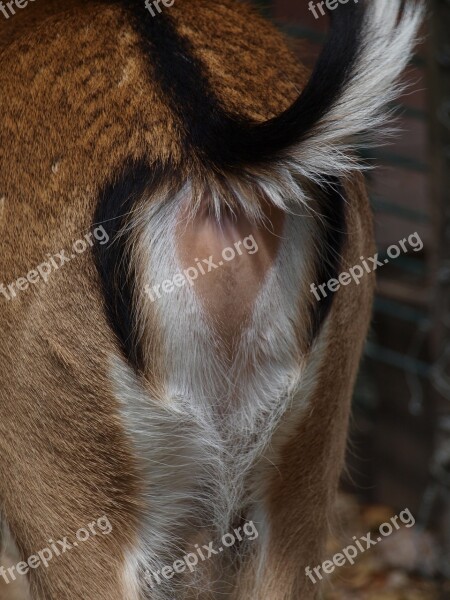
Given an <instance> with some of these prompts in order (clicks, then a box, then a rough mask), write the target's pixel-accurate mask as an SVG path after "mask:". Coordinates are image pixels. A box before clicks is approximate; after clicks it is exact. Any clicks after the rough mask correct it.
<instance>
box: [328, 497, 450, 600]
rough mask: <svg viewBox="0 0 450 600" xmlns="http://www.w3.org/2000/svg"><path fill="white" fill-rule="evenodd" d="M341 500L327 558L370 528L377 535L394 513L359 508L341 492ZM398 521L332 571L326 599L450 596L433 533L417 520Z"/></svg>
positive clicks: (437, 599) (434, 599)
mask: <svg viewBox="0 0 450 600" xmlns="http://www.w3.org/2000/svg"><path fill="white" fill-rule="evenodd" d="M339 504H340V508H339V514H340V519H339V524H338V526H337V527H336V528H335V529H336V532H335V535H334V536H333V537H332V538H331V539H330V540H329V544H328V556H329V557H330V558H332V557H333V556H334V555H335V554H336V553H339V552H342V549H343V548H345V547H346V546H348V545H350V544H355V540H354V537H353V536H355V537H356V539H357V540H359V538H360V537H361V536H365V535H366V534H367V533H368V532H372V536H371V537H372V539H373V540H374V541H375V540H377V539H379V531H378V529H379V527H380V525H381V524H383V523H386V522H389V521H390V519H391V518H392V517H394V516H395V514H396V513H395V511H393V510H392V509H391V508H389V507H386V506H363V507H361V506H358V504H357V503H356V502H355V501H354V500H353V499H351V498H350V497H345V496H342V497H341V499H340V503H339ZM398 523H399V525H400V526H401V527H400V529H399V530H394V532H393V533H392V535H389V536H387V537H385V538H383V539H382V540H381V541H380V542H379V543H377V545H375V546H373V547H372V546H371V547H370V548H369V549H368V550H365V551H364V552H363V553H359V554H358V556H357V557H356V558H355V562H354V564H353V565H348V566H342V567H339V568H337V569H336V570H335V571H334V573H333V574H332V575H330V579H329V581H328V582H327V584H326V587H325V590H326V593H325V600H450V581H443V580H442V578H440V579H439V578H438V576H437V571H438V563H439V549H438V546H437V543H436V541H435V540H434V538H433V536H432V535H431V534H429V533H428V532H424V531H421V530H420V528H419V527H418V525H417V524H415V525H413V526H412V527H406V526H405V525H404V524H403V523H401V522H400V521H398ZM376 534H378V535H376ZM361 545H362V547H363V548H364V547H366V546H367V544H366V543H365V542H361ZM328 568H329V567H328Z"/></svg>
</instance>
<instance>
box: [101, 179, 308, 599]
mask: <svg viewBox="0 0 450 600" xmlns="http://www.w3.org/2000/svg"><path fill="white" fill-rule="evenodd" d="M186 197H187V195H186V190H185V191H184V193H182V194H180V197H176V198H174V199H172V200H171V201H161V202H158V203H155V202H154V203H153V204H151V205H150V206H149V208H148V209H147V212H146V219H145V220H146V222H147V227H146V228H145V231H143V232H142V233H141V235H140V237H139V240H140V241H139V244H140V248H139V249H138V252H140V251H142V248H146V249H147V253H148V254H147V256H148V263H147V264H148V267H147V270H146V276H145V280H146V282H147V283H149V284H150V285H151V286H152V285H154V283H156V282H161V281H163V280H164V279H166V278H167V277H170V276H171V275H172V274H173V273H176V272H179V271H180V269H181V267H180V264H179V263H178V258H177V256H176V250H175V248H176V244H175V234H176V224H177V219H178V214H179V211H181V210H182V201H181V199H182V198H186ZM282 237H283V239H282V241H281V245H280V249H279V252H278V256H277V259H276V261H275V263H274V265H273V266H272V267H271V269H270V271H269V273H268V275H267V278H266V281H265V283H264V284H263V286H262V289H261V291H260V293H259V295H258V297H257V300H256V304H255V306H254V310H253V317H252V320H251V323H250V325H249V326H248V328H247V329H246V330H245V331H244V333H243V334H242V337H241V340H240V344H239V346H238V351H237V353H236V356H235V358H234V360H233V362H232V364H231V365H230V364H227V363H226V361H225V360H224V357H223V356H222V354H221V349H220V347H219V346H218V344H217V340H216V338H215V335H214V332H213V331H212V330H211V329H210V326H209V325H208V322H207V320H206V318H205V315H204V311H203V309H202V306H201V302H200V301H199V300H198V298H197V296H196V294H195V291H194V290H193V289H192V288H191V287H190V286H185V287H182V288H178V289H177V290H176V291H174V292H173V293H171V294H169V295H166V296H164V297H163V298H162V299H160V300H159V301H158V302H155V303H149V301H148V299H146V298H145V297H143V298H142V299H141V301H140V304H139V309H140V312H141V313H142V314H144V313H145V311H146V310H148V311H150V310H151V311H156V317H157V322H158V325H159V327H160V328H161V329H162V332H163V338H164V342H163V347H162V348H161V352H162V353H163V357H164V361H163V364H164V365H165V375H164V384H163V388H164V390H163V392H162V394H161V397H158V398H156V397H151V395H150V394H149V393H148V392H147V391H146V390H144V388H143V387H142V385H141V384H140V382H139V381H138V378H137V377H136V375H135V374H134V372H133V371H132V370H131V369H130V368H129V367H128V366H127V365H126V364H125V363H124V362H123V361H122V360H120V359H118V358H114V360H113V364H112V372H111V375H112V380H113V382H114V388H115V393H116V395H117V397H118V398H119V399H120V401H121V403H122V406H123V414H124V418H125V427H126V430H127V432H128V433H129V435H130V437H131V439H132V441H133V443H134V446H135V450H136V453H137V456H138V457H139V459H140V462H141V466H142V470H143V477H144V478H145V482H146V500H147V504H148V513H147V514H146V515H145V519H144V520H143V523H142V530H141V532H140V541H139V548H136V549H134V552H133V553H132V554H131V555H130V558H129V561H128V562H129V564H128V567H127V568H128V569H130V566H131V568H134V569H135V571H136V572H137V571H140V573H142V571H143V570H145V569H148V570H150V571H153V572H155V571H160V570H161V568H162V567H163V566H166V565H169V566H170V565H171V564H172V563H173V561H174V560H175V559H177V558H181V557H182V556H183V555H184V554H185V553H186V552H187V551H188V544H189V543H192V541H193V540H194V538H195V536H196V535H197V534H198V532H202V531H203V532H204V537H205V539H204V541H205V542H209V541H213V540H217V539H219V538H220V536H222V535H223V534H224V533H227V532H228V531H230V530H232V525H233V523H234V521H235V519H236V517H237V516H238V515H240V514H241V513H243V512H244V513H245V517H246V518H247V519H251V518H253V517H254V518H255V519H256V518H258V515H261V514H264V507H263V505H262V504H261V503H262V501H263V498H264V495H265V490H264V488H263V484H262V483H261V481H260V480H259V477H257V476H256V477H255V473H256V469H259V468H260V465H261V462H264V461H266V463H267V457H268V456H269V455H270V456H271V458H270V461H273V460H275V457H274V456H273V449H271V444H273V442H274V439H275V438H274V436H276V435H277V432H279V433H280V436H282V437H283V439H284V438H285V437H286V436H288V435H289V428H290V427H293V424H294V423H295V422H296V423H298V419H299V411H301V410H303V409H305V408H306V407H307V398H306V396H307V394H306V392H307V390H308V391H309V389H310V387H311V379H314V377H312V378H311V373H310V371H309V370H308V369H306V370H305V359H304V358H303V357H301V356H299V350H298V340H297V338H296V331H295V328H296V327H298V323H299V320H300V288H301V283H302V280H303V279H304V277H305V274H304V268H305V265H307V264H309V263H310V261H311V260H312V255H313V252H314V248H313V242H312V240H313V230H312V226H311V220H309V219H305V218H304V217H303V216H293V215H288V216H287V218H286V222H285V227H284V232H283V236H282ZM141 317H142V315H141ZM142 319H143V321H142V323H143V325H144V327H145V315H144V316H143V317H142ZM143 343H145V334H144V338H143ZM314 368H315V367H314ZM288 413H289V423H284V421H285V417H286V415H287V414H288ZM267 464H269V465H270V464H271V462H269V463H267ZM258 465H259V466H258ZM271 468H275V467H273V466H272V467H271ZM257 526H258V528H260V529H264V527H265V526H266V525H265V523H263V522H259V523H258V524H257ZM264 539H267V535H265V534H264V532H263V531H260V538H259V541H256V542H252V544H261V542H264ZM242 550H243V551H245V545H244V547H243V549H242ZM260 555H261V552H260ZM211 560H215V559H211ZM220 560H226V558H223V557H220ZM133 564H134V567H133ZM136 576H137V575H136ZM199 576H200V575H199ZM194 581H195V577H193V580H192V581H191V582H189V581H186V580H182V579H181V580H179V581H178V582H177V581H176V580H175V578H174V580H171V581H168V582H167V584H166V583H165V584H164V586H157V588H155V589H153V590H152V594H153V596H152V598H155V599H158V600H159V599H161V600H163V599H164V600H166V598H171V597H173V594H174V592H175V591H177V593H178V594H181V593H182V588H183V586H187V585H193V584H194ZM141 584H142V583H141ZM218 584H220V582H218ZM142 585H143V584H142ZM211 585H213V584H212V583H211ZM202 586H203V587H204V586H205V582H204V581H202ZM211 591H212V590H211ZM171 594H172V596H171ZM177 597H180V596H177ZM181 597H182V596H181Z"/></svg>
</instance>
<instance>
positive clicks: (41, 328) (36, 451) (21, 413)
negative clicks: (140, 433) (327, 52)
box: [0, 0, 372, 600]
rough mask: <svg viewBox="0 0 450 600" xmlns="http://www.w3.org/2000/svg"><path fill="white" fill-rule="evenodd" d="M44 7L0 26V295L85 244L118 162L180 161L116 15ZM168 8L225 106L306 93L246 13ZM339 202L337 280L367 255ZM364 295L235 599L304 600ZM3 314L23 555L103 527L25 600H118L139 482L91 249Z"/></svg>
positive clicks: (257, 105) (275, 39) (8, 429)
mask: <svg viewBox="0 0 450 600" xmlns="http://www.w3.org/2000/svg"><path fill="white" fill-rule="evenodd" d="M57 4H59V3H56V2H55V3H53V2H49V1H47V0H38V1H37V2H36V3H35V4H33V5H32V4H30V5H29V7H28V8H26V9H23V10H22V11H21V12H20V13H18V14H17V15H16V16H15V17H12V18H11V19H9V20H8V21H6V20H3V19H2V20H1V21H0V23H1V25H0V27H1V29H0V34H1V35H0V39H1V40H2V42H1V44H2V46H1V47H2V51H1V62H2V69H1V73H0V89H1V90H2V93H1V100H0V102H1V107H0V114H1V119H2V123H1V127H0V147H1V148H3V149H6V153H5V154H3V155H2V159H1V162H0V185H1V189H0V197H2V196H3V197H4V198H5V201H4V211H3V216H2V220H1V222H0V236H1V239H2V252H1V254H0V281H2V282H4V283H5V284H8V283H10V282H12V281H14V280H16V279H17V278H18V277H20V276H23V275H25V274H26V273H27V272H28V271H30V270H31V269H33V268H34V267H35V266H36V265H38V264H40V263H41V262H42V261H44V260H45V259H46V254H47V253H50V254H55V253H56V252H58V251H59V250H60V249H62V248H66V249H67V248H70V247H71V245H72V244H73V242H74V241H75V240H77V239H79V238H81V237H82V236H83V235H84V234H85V233H87V232H88V231H89V230H90V228H91V223H92V220H93V213H94V210H95V203H96V199H97V197H98V192H99V190H100V189H101V188H102V186H103V185H104V184H105V182H106V181H108V180H110V179H111V178H112V177H113V176H114V174H115V173H116V172H117V171H118V169H119V168H120V167H121V165H122V164H123V162H124V161H125V159H126V158H128V157H130V156H132V157H146V158H147V159H148V160H149V161H150V160H154V159H162V160H164V159H167V158H168V157H171V158H172V159H173V160H174V161H176V160H177V157H179V155H180V139H179V133H178V129H177V123H176V118H175V117H174V116H173V115H172V114H171V113H170V111H169V109H168V108H167V106H166V104H165V102H164V98H163V97H162V94H161V91H160V90H159V88H158V85H157V84H156V83H155V82H154V81H152V80H151V79H150V78H149V77H148V75H147V69H148V66H147V63H146V59H145V57H143V56H142V55H141V54H140V50H139V48H138V46H137V43H136V36H135V34H134V32H133V31H132V29H131V28H130V26H129V25H128V24H127V20H126V16H125V15H124V13H123V12H122V11H121V10H120V9H118V8H106V7H104V6H101V5H96V4H95V3H86V2H82V1H81V0H80V1H76V0H74V1H72V2H70V3H68V4H67V5H66V6H64V9H62V8H61V5H60V4H59V6H57ZM167 10H170V11H172V12H171V14H172V16H173V18H174V19H175V20H176V21H177V23H178V27H179V30H180V31H181V32H182V33H184V34H185V35H187V36H188V37H189V38H190V39H191V41H192V43H193V44H194V47H195V48H196V51H197V53H198V56H200V57H201V59H202V60H203V61H204V62H205V63H206V65H207V66H208V69H209V74H210V78H211V81H212V84H213V87H214V89H215V90H216V92H217V94H218V95H219V97H220V98H221V99H222V101H223V102H224V104H225V105H226V106H227V107H229V108H233V109H235V110H236V111H238V112H240V113H242V114H244V115H246V116H251V117H255V118H258V119H265V118H268V117H270V116H272V115H274V114H278V113H279V112H281V110H283V109H284V108H286V107H287V106H288V105H289V103H290V102H291V101H292V100H293V99H294V98H295V97H296V95H297V93H298V91H299V89H301V88H302V87H303V86H304V84H305V82H306V79H307V72H306V70H305V69H304V68H303V67H301V66H299V65H298V64H297V62H296V60H295V59H294V57H293V56H292V55H291V54H290V52H289V51H288V50H287V48H286V46H285V43H284V41H283V39H282V38H281V36H280V35H279V34H277V33H275V32H274V30H273V29H272V28H271V27H270V26H269V25H267V24H266V23H264V22H263V21H262V20H261V19H259V18H256V17H255V16H254V14H253V13H252V12H251V11H249V9H248V8H247V7H245V6H242V5H239V4H235V3H234V2H232V1H231V0H224V1H223V2H222V1H221V2H220V3H219V4H218V5H216V4H215V3H211V2H208V1H206V0H185V1H182V0H177V2H176V3H175V5H174V6H173V7H172V8H170V9H167ZM211 30H212V31H214V36H210V35H209V32H210V31H211ZM268 90H270V93H268ZM349 206H350V207H351V209H349V210H348V221H349V225H348V229H349V232H350V234H349V237H348V239H347V243H346V246H345V252H344V256H343V265H348V266H351V265H353V264H355V263H356V262H358V259H359V256H360V255H361V254H364V255H366V256H367V255H370V254H371V253H372V226H371V217H370V214H369V211H368V207H367V198H366V194H365V191H364V188H363V185H362V183H361V181H360V180H359V179H358V180H357V181H354V182H353V183H352V184H351V185H350V186H349ZM371 291H372V277H371V276H367V277H366V278H365V279H364V280H363V281H362V284H361V285H360V286H359V287H358V288H357V289H355V287H354V286H349V287H348V288H343V289H342V290H341V291H340V292H339V293H338V294H337V295H336V299H335V303H334V306H333V309H332V313H331V315H330V317H329V319H328V320H329V327H330V331H331V336H332V337H331V342H330V344H329V346H328V347H327V349H326V357H325V359H324V364H325V365H326V369H323V371H322V375H321V380H320V382H319V383H318V386H317V390H316V392H315V394H314V396H315V399H314V401H313V403H312V407H313V408H312V409H311V412H310V414H309V415H308V417H307V419H306V420H304V421H303V422H302V423H299V424H298V435H297V436H296V437H295V439H294V440H292V441H291V442H289V443H287V444H286V446H285V447H284V448H283V449H282V456H283V462H282V464H281V466H280V468H279V469H278V470H277V471H275V470H274V471H271V472H270V475H268V476H270V489H271V494H270V506H271V514H270V519H271V522H272V523H273V531H274V532H275V534H274V535H275V537H274V538H273V540H271V553H270V565H271V567H272V568H267V569H265V572H264V578H263V581H262V583H261V585H260V587H259V588H256V583H255V580H254V578H253V576H252V573H251V571H252V569H253V567H252V566H251V565H249V566H248V567H245V566H244V568H243V569H242V573H241V576H240V583H239V586H238V587H237V588H236V591H235V593H234V595H233V600H253V599H254V598H261V599H267V600H297V599H300V598H301V599H302V600H311V598H314V597H315V594H316V593H317V589H313V588H312V586H311V585H309V582H308V580H307V579H306V578H305V576H304V567H305V566H306V565H308V564H309V565H311V566H315V565H316V564H318V562H319V560H320V556H321V553H322V549H323V540H324V537H325V534H326V531H327V522H328V515H329V512H330V510H331V508H332V505H333V501H334V494H335V490H336V487H337V482H338V477H339V473H340V470H341V466H342V462H343V455H344V447H345V434H346V428H347V420H348V413H349V399H350V396H351V389H352V385H353V380H354V378H355V374H356V370H357V366H358V360H359V355H360V350H361V346H362V341H363V339H364V336H365V333H366V329H367V326H368V319H369V314H370V302H371ZM0 303H1V312H0V331H1V338H0V340H1V341H0V373H1V381H2V386H1V392H0V394H1V424H0V432H1V434H0V457H1V460H0V509H1V511H2V513H3V514H4V516H5V518H6V520H7V521H8V523H9V525H10V527H11V529H12V531H13V534H14V537H15V539H16V541H17V544H18V547H19V550H20V553H21V555H22V557H25V558H26V557H28V556H29V555H31V554H34V553H35V552H36V551H37V550H39V549H41V548H44V547H46V546H47V545H48V542H47V540H48V539H49V538H50V537H52V538H53V539H58V538H62V537H64V536H66V535H70V534H71V533H73V532H74V531H75V530H76V529H78V528H79V527H81V526H83V525H85V524H87V523H89V522H90V521H92V520H93V519H95V518H97V517H98V516H101V515H103V514H107V515H108V517H109V519H110V521H111V523H112V525H113V528H114V529H113V533H112V534H111V535H109V536H105V537H103V536H101V537H96V538H93V539H92V540H90V541H89V542H86V544H85V545H84V546H83V548H82V549H76V550H73V551H71V553H68V554H66V555H64V556H62V557H61V558H59V559H57V560H55V561H54V562H53V563H52V564H51V566H50V567H49V568H48V569H43V568H40V569H37V570H36V571H32V572H31V575H30V583H31V589H32V596H33V599H36V600H72V599H73V600H75V599H79V598H82V599H83V600H91V599H92V600H122V599H123V595H122V590H121V586H120V583H119V578H120V577H121V576H122V572H121V566H122V560H123V556H124V552H125V549H126V547H127V546H128V545H130V544H132V543H133V541H134V539H135V535H136V530H137V519H138V516H139V513H140V511H141V510H142V506H141V502H140V494H139V490H140V482H139V479H138V474H137V469H136V465H135V459H134V456H133V452H132V450H131V447H130V444H129V440H127V438H126V435H125V433H124V430H123V427H122V425H121V421H120V418H119V414H118V406H117V401H116V399H115V398H114V397H113V396H112V394H111V393H110V392H108V390H109V384H108V381H107V362H106V356H107V355H108V354H112V353H117V352H118V350H117V344H116V341H115V339H114V337H113V335H112V332H111V330H110V328H109V326H108V324H107V322H106V318H105V314H104V310H103V305H102V297H101V292H100V289H99V281H98V275H97V273H96V270H95V268H94V266H93V261H92V256H91V252H90V251H87V252H86V253H85V254H83V255H80V256H78V257H77V258H76V260H73V261H72V262H71V263H69V264H67V265H65V266H64V267H62V268H61V269H60V270H59V271H57V272H55V273H53V274H52V275H51V277H50V279H49V281H48V283H47V284H46V285H44V284H43V283H40V284H38V285H36V286H30V289H28V290H26V291H23V292H20V293H19V295H18V297H17V298H16V299H14V300H11V301H9V302H8V301H6V299H4V298H3V297H0ZM308 585H309V587H308ZM7 594H8V590H7ZM2 600H3V598H2ZM4 600H10V598H9V597H8V595H6V596H5V599H4Z"/></svg>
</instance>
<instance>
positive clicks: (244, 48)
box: [0, 0, 423, 600]
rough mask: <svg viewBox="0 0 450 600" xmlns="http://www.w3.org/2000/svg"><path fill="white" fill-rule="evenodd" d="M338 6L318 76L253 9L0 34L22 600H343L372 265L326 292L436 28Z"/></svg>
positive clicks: (12, 493) (76, 6) (348, 257)
mask: <svg viewBox="0 0 450 600" xmlns="http://www.w3.org/2000/svg"><path fill="white" fill-rule="evenodd" d="M9 4H13V3H8V5H9ZM16 4H20V3H19V2H18V0H16ZM321 4H323V3H321ZM325 4H326V6H325V9H326V12H327V13H329V15H330V16H331V25H330V31H329V34H328V39H327V42H326V44H325V46H324V48H323V51H322V54H321V56H320V57H319V59H318V62H317V64H316V66H315V68H314V70H313V72H312V73H311V72H309V71H308V69H307V68H306V67H305V66H304V65H302V64H301V63H299V61H298V59H296V58H295V57H294V56H293V54H292V53H291V51H290V50H289V47H288V44H287V43H286V40H285V39H284V38H283V36H282V35H281V34H280V33H279V32H277V31H276V30H275V29H274V28H273V26H272V25H270V24H269V23H268V22H266V21H265V20H263V19H262V18H261V17H260V16H259V15H258V14H257V13H256V12H255V11H254V10H253V9H252V8H250V7H249V6H247V5H246V4H244V3H241V2H238V1H236V0H215V1H214V2H212V1H211V0H176V1H175V2H172V1H171V2H164V1H162V2H153V3H152V2H144V0H111V1H107V0H92V1H86V0H68V2H67V3H64V5H62V4H61V3H60V2H57V1H56V0H37V1H36V2H31V0H30V2H29V3H28V4H27V6H26V7H25V6H24V7H23V8H22V9H21V10H20V11H15V12H14V14H13V13H12V12H11V11H9V12H8V18H4V19H1V21H0V32H1V36H0V40H1V41H0V49H1V61H2V67H3V68H2V72H1V73H0V89H1V94H0V97H1V101H2V107H1V111H0V114H1V118H0V147H1V148H3V149H5V151H4V153H2V156H1V158H0V198H1V204H0V236H1V245H2V251H1V253H0V283H1V285H2V287H0V291H1V293H0V304H1V310H0V332H1V333H0V377H1V381H2V385H1V389H0V409H1V419H0V522H1V541H0V544H1V552H0V598H1V599H2V600H13V599H16V600H75V599H76V600H79V599H83V600H191V599H192V600H194V599H195V600H219V599H220V600H225V599H227V600H255V599H256V598H257V599H258V600H312V599H314V600H315V599H316V598H319V595H320V588H319V585H317V584H315V583H313V581H312V579H311V578H308V577H306V576H305V568H306V567H307V566H308V565H312V564H320V563H321V561H322V559H323V551H324V543H325V540H326V536H327V533H328V529H327V528H328V524H329V522H330V517H331V514H332V511H333V505H334V499H335V495H336V490H337V487H338V483H339V477H340V473H341V470H342V466H343V461H344V453H345V446H346V436H347V425H348V418H349V411H350V400H351V394H352V389H353V385H354V381H355V377H356V373H357V369H358V364H359V360H360V356H361V352H362V347H363V343H364V339H365V336H366V333H367V329H368V326H369V321H370V313H371V302H372V294H373V288H374V274H373V272H367V273H364V277H361V278H360V281H359V283H358V285H354V286H344V285H342V286H340V287H339V289H337V290H336V291H335V292H333V293H332V292H330V293H328V294H327V295H326V297H324V298H322V297H321V298H320V301H318V300H317V297H316V296H315V295H314V294H312V293H311V289H314V288H313V286H314V284H320V283H322V282H327V281H329V280H330V279H332V278H337V277H338V276H339V274H340V273H341V272H343V271H346V270H348V269H349V268H350V267H351V266H352V265H355V264H359V263H360V262H361V257H362V256H373V254H374V251H375V249H374V241H373V233H372V217H371V212H370V208H369V203H368V198H367V193H366V189H365V183H364V178H363V176H362V174H361V165H360V164H359V162H358V159H357V155H356V152H355V139H356V137H357V136H361V135H362V134H366V133H367V132H373V130H378V129H380V128H382V127H383V124H384V122H385V107H386V105H387V104H388V103H389V102H391V101H392V100H393V98H394V97H395V95H396V94H397V93H398V90H399V86H398V78H399V76H400V75H401V73H402V71H403V69H404V67H405V66H406V64H407V62H408V60H409V58H410V54H411V51H412V47H413V43H414V41H415V36H416V32H417V29H418V27H419V25H420V22H421V19H422V15H423V8H422V5H421V3H419V2H418V1H417V2H416V1H414V0H411V1H410V2H407V3H406V5H405V6H404V7H403V8H402V7H401V5H402V2H401V1H400V0H365V1H362V0H361V1H360V2H349V3H343V2H341V3H340V4H339V5H337V6H335V7H334V9H333V10H330V7H327V3H325ZM16 13H17V14H16ZM5 17H6V15H5ZM13 292H14V293H13Z"/></svg>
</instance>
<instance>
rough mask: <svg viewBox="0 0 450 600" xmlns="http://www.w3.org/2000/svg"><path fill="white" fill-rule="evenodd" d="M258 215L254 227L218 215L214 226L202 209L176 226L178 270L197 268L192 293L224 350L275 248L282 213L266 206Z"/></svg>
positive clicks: (248, 308)
mask: <svg viewBox="0 0 450 600" xmlns="http://www.w3.org/2000/svg"><path fill="white" fill-rule="evenodd" d="M264 215H265V220H264V223H259V224H255V223H252V222H251V221H249V220H248V219H247V218H246V217H245V216H244V215H243V214H242V213H241V214H237V215H232V214H231V213H225V212H224V214H223V215H222V219H221V222H220V223H219V222H218V221H217V219H216V217H215V216H214V214H212V213H210V212H209V211H208V210H207V209H206V208H205V209H201V210H200V211H199V212H198V213H197V215H196V216H195V218H194V219H191V220H189V221H187V220H186V216H185V215H184V214H183V215H182V216H181V218H180V221H179V223H178V227H177V251H178V256H179V259H180V262H181V265H182V268H183V269H188V268H189V267H196V268H197V270H198V272H199V274H198V277H197V278H196V279H195V281H193V282H192V288H193V290H194V292H195V294H196V295H197V296H198V298H199V299H200V300H201V302H202V305H203V307H204V310H205V311H206V314H207V316H208V318H209V320H210V322H212V323H213V325H214V327H215V328H216V331H217V333H218V334H219V335H220V337H221V339H222V340H223V342H224V343H225V344H226V346H227V348H228V349H229V350H231V349H232V346H233V341H237V340H238V339H239V334H240V333H241V331H242V329H243V327H245V324H246V323H247V322H248V320H249V318H250V316H251V313H252V308H253V306H254V303H255V300H256V298H257V296H258V293H259V292H260V290H261V288H262V285H263V283H264V280H265V278H266V276H267V273H268V271H269V269H270V268H271V266H272V265H273V263H274V260H275V258H276V255H277V252H278V248H279V245H280V239H281V235H282V230H283V223H284V214H283V212H282V211H281V210H279V209H277V208H275V207H272V206H269V205H266V206H265V208H264ZM198 265H200V267H201V268H202V269H203V270H204V271H205V273H204V274H202V273H201V269H200V268H199V266H198ZM213 265H214V266H213Z"/></svg>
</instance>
